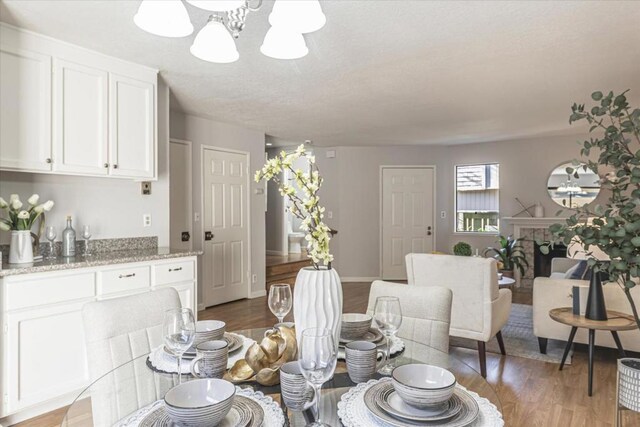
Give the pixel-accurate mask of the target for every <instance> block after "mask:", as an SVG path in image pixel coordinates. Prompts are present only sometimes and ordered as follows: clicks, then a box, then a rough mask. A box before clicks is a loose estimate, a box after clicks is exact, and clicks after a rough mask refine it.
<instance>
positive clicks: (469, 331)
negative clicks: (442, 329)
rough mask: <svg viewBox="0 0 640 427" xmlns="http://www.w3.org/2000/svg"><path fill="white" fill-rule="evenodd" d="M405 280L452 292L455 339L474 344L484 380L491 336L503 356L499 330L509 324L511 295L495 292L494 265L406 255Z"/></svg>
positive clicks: (485, 260) (481, 260)
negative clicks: (487, 349)
mask: <svg viewBox="0 0 640 427" xmlns="http://www.w3.org/2000/svg"><path fill="white" fill-rule="evenodd" d="M406 264H407V278H408V281H409V285H413V286H442V287H445V288H449V289H451V290H452V291H453V305H452V308H451V328H450V332H449V334H450V335H451V336H454V337H460V338H468V339H472V340H475V341H477V343H478V353H479V359H480V372H481V374H482V376H483V377H486V376H487V361H486V342H487V341H489V340H490V339H491V338H493V337H494V336H495V337H496V339H497V340H498V344H499V346H500V351H501V353H502V354H503V355H504V354H506V351H505V348H504V342H503V340H502V334H501V333H500V329H501V328H502V327H503V326H504V325H505V324H506V323H507V320H509V314H510V313H511V291H510V290H509V289H498V271H497V266H496V261H495V260H493V259H489V258H476V257H462V256H454V255H432V254H408V255H407V257H406Z"/></svg>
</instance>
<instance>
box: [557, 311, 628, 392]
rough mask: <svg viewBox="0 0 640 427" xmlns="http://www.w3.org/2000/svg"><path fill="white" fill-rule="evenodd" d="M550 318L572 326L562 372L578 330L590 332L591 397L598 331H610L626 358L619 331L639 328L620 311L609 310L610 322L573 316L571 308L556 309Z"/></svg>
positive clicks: (621, 355)
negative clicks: (594, 352) (594, 353)
mask: <svg viewBox="0 0 640 427" xmlns="http://www.w3.org/2000/svg"><path fill="white" fill-rule="evenodd" d="M549 317H551V318H552V319H553V320H555V321H556V322H559V323H562V324H565V325H569V326H571V333H570V334H569V340H568V341H567V346H566V347H565V349H564V354H563V355H562V361H561V362H560V370H562V368H563V367H564V362H565V361H566V360H567V356H568V355H569V350H571V345H572V344H573V338H574V337H575V336H576V332H577V331H578V328H585V329H588V330H589V396H591V394H592V390H593V351H594V347H595V340H596V331H609V332H611V335H612V336H613V340H614V341H615V342H616V346H617V347H618V351H619V352H620V357H626V354H625V352H624V349H623V348H622V343H621V342H620V337H618V332H619V331H631V330H633V329H636V328H637V325H636V321H635V319H634V318H633V316H630V315H628V314H625V313H620V312H619V311H611V310H607V317H608V320H591V319H587V318H586V317H584V316H580V315H577V314H573V309H572V308H571V307H562V308H554V309H553V310H551V311H549Z"/></svg>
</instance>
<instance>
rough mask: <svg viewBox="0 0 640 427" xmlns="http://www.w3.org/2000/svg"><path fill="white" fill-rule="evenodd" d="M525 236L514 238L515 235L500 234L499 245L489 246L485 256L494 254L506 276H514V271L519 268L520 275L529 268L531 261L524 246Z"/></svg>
mask: <svg viewBox="0 0 640 427" xmlns="http://www.w3.org/2000/svg"><path fill="white" fill-rule="evenodd" d="M523 240H524V239H523V238H519V239H514V238H513V236H507V237H505V236H503V235H500V236H498V243H499V245H500V246H499V247H497V248H492V247H488V248H486V249H485V250H484V252H483V255H484V256H490V255H492V254H493V255H492V256H493V258H495V259H496V261H498V269H499V270H500V272H501V273H502V274H503V276H505V277H511V278H513V271H514V270H515V269H518V271H519V272H520V276H524V273H525V272H526V271H527V268H529V262H528V261H527V258H526V256H525V253H524V248H523V247H522V241H523Z"/></svg>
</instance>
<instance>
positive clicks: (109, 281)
mask: <svg viewBox="0 0 640 427" xmlns="http://www.w3.org/2000/svg"><path fill="white" fill-rule="evenodd" d="M99 275H100V280H99V282H98V284H99V286H98V293H99V294H100V295H105V294H112V293H116V292H125V291H132V290H135V289H141V288H148V287H150V286H151V278H150V271H149V266H148V265H142V266H141V265H136V266H131V267H120V268H117V269H113V270H103V271H101V272H100V273H99Z"/></svg>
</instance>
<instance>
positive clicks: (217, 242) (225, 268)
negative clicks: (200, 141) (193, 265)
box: [202, 146, 250, 307]
mask: <svg viewBox="0 0 640 427" xmlns="http://www.w3.org/2000/svg"><path fill="white" fill-rule="evenodd" d="M248 167H249V153H246V152H240V151H232V150H223V149H219V148H214V147H204V146H203V147H202V189H203V190H202V202H203V203H202V208H203V218H202V220H203V221H202V229H203V231H204V233H203V245H202V249H203V251H204V254H203V256H202V261H203V262H202V275H203V300H204V304H205V306H206V307H209V306H212V305H217V304H222V303H225V302H229V301H234V300H237V299H242V298H247V297H248V296H249V266H250V260H249V221H248V212H249V197H248V196H249V194H248V188H249V169H248Z"/></svg>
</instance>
